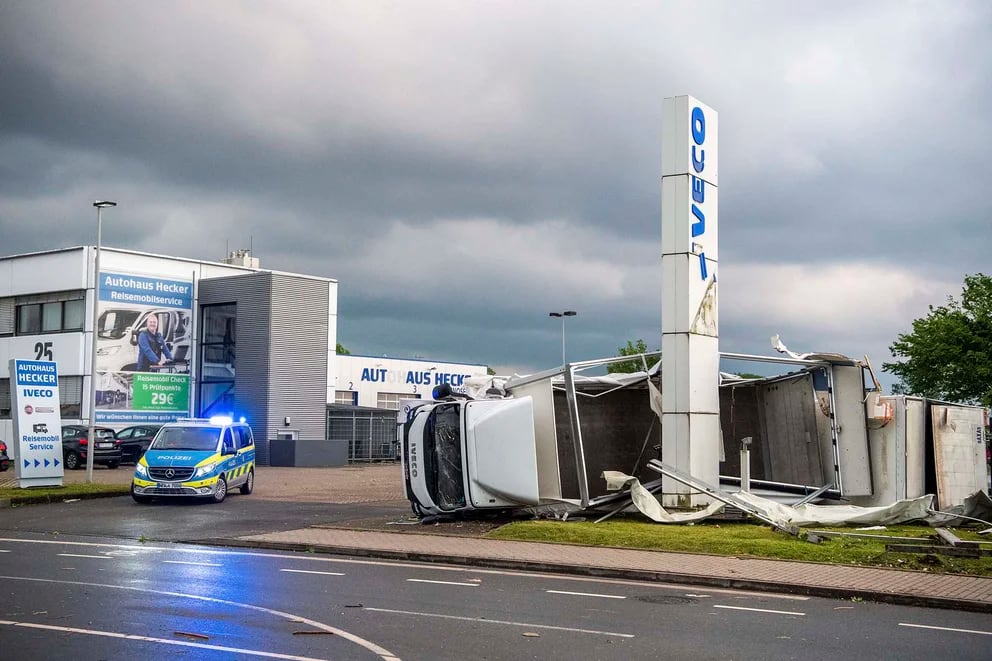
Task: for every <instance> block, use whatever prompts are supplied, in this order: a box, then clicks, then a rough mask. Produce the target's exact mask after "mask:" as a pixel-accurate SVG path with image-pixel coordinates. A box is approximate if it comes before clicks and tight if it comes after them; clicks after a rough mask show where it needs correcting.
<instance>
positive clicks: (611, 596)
mask: <svg viewBox="0 0 992 661" xmlns="http://www.w3.org/2000/svg"><path fill="white" fill-rule="evenodd" d="M545 592H548V593H550V594H571V595H575V596H576V597H602V598H603V599H626V598H627V597H624V596H622V595H619V594H596V593H593V592H568V591H566V590H545Z"/></svg>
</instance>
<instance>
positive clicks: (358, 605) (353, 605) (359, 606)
mask: <svg viewBox="0 0 992 661" xmlns="http://www.w3.org/2000/svg"><path fill="white" fill-rule="evenodd" d="M344 607H345V608H365V605H364V604H345V605H344Z"/></svg>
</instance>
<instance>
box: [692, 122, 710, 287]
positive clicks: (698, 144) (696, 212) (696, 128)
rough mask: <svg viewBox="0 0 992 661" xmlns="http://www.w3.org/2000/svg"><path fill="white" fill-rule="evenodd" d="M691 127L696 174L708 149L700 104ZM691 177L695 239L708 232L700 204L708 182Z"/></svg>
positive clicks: (702, 265)
mask: <svg viewBox="0 0 992 661" xmlns="http://www.w3.org/2000/svg"><path fill="white" fill-rule="evenodd" d="M690 128H691V130H692V143H693V144H692V169H693V170H695V172H696V174H702V173H703V171H704V170H705V169H706V150H705V149H704V148H703V146H704V144H705V143H706V115H704V114H703V109H702V108H700V107H698V106H697V107H695V108H693V109H692V121H691V123H690ZM690 177H691V178H692V215H693V216H694V217H695V218H696V220H694V221H693V223H692V238H693V239H695V238H696V237H697V236H703V235H704V234H705V233H706V215H705V214H704V213H703V210H702V208H701V206H700V205H702V204H703V201H704V200H705V199H706V182H705V181H703V180H702V179H700V178H699V177H697V176H696V175H690ZM697 246H699V244H697V243H696V242H695V241H694V242H693V244H692V247H693V252H694V253H696V254H698V255H699V275H700V277H701V278H702V279H703V280H706V276H707V273H706V253H705V252H704V251H703V250H702V248H701V247H700V248H699V250H698V252H697Z"/></svg>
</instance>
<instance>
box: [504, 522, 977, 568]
mask: <svg viewBox="0 0 992 661" xmlns="http://www.w3.org/2000/svg"><path fill="white" fill-rule="evenodd" d="M816 528H817V529H819V530H831V531H839V532H855V529H854V528H831V527H824V526H817V527H816ZM871 534H879V535H886V536H896V537H919V538H927V537H929V536H931V535H934V532H933V529H932V528H929V527H927V526H908V525H902V526H889V527H888V528H886V529H885V530H878V531H871ZM955 534H957V535H958V536H959V537H960V538H961V539H978V540H980V539H982V538H981V536H979V535H977V534H975V533H974V532H971V531H967V530H959V529H955ZM487 537H490V538H493V539H514V540H522V541H532V542H552V543H559V544H562V543H564V544H580V545H586V546H609V547H616V548H631V549H644V550H652V551H669V552H679V553H708V554H712V555H726V556H742V557H744V556H746V557H756V558H771V559H775V560H799V561H803V562H824V563H830V564H845V565H859V566H868V567H897V568H900V569H914V570H920V571H927V572H934V573H955V574H973V575H976V576H992V558H977V559H975V558H954V557H948V556H939V555H936V554H923V555H921V554H915V553H889V552H887V551H886V550H885V540H884V539H862V538H849V537H833V538H829V539H825V540H823V541H822V542H820V543H818V544H814V543H811V542H809V541H806V539H805V534H804V535H802V536H801V537H800V538H795V537H790V536H788V535H785V534H783V533H778V532H775V531H773V530H772V529H771V528H769V527H767V526H759V525H755V524H750V523H738V522H720V523H702V524H696V525H688V526H686V525H661V524H656V523H645V522H644V521H643V520H629V519H622V518H619V519H614V520H610V521H606V522H603V523H591V522H582V521H575V522H570V521H521V522H515V523H510V524H507V525H505V526H502V527H500V528H498V529H496V530H493V531H491V532H489V533H488V534H487Z"/></svg>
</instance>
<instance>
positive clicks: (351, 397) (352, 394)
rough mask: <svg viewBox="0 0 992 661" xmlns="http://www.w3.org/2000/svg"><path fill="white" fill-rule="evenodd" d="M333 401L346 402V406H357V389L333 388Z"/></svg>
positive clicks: (336, 402) (337, 402)
mask: <svg viewBox="0 0 992 661" xmlns="http://www.w3.org/2000/svg"><path fill="white" fill-rule="evenodd" d="M334 403H335V404H346V405H348V406H358V391H357V390H335V391H334Z"/></svg>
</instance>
